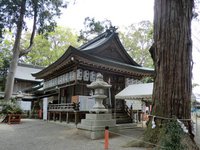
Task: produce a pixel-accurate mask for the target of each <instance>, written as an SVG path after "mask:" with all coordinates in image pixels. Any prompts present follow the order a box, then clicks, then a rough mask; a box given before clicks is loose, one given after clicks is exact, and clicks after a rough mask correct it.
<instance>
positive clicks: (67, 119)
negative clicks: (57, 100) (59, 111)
mask: <svg viewBox="0 0 200 150" xmlns="http://www.w3.org/2000/svg"><path fill="white" fill-rule="evenodd" d="M66 122H67V123H69V113H68V112H67V113H66Z"/></svg>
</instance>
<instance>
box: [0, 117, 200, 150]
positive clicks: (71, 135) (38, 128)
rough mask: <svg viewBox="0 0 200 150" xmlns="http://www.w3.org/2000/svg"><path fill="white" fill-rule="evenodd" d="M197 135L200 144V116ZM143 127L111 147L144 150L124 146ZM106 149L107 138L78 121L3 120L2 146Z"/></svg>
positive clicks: (8, 149)
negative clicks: (92, 134)
mask: <svg viewBox="0 0 200 150" xmlns="http://www.w3.org/2000/svg"><path fill="white" fill-rule="evenodd" d="M197 122H198V126H197V131H198V132H197V134H196V135H197V136H196V138H195V140H196V142H197V143H198V145H200V118H198V121H197ZM142 133H143V130H141V129H138V128H137V129H124V130H120V132H118V135H114V136H112V137H111V138H110V139H109V150H144V148H123V147H122V146H123V145H125V144H126V143H127V142H129V141H133V140H135V139H136V140H138V139H139V137H140V136H141V135H142ZM80 149H81V150H94V149H95V150H104V140H103V139H100V140H91V139H88V138H87V137H85V136H84V135H83V134H82V133H81V132H80V131H79V130H78V129H76V128H75V126H74V124H66V123H56V122H46V121H42V120H31V119H23V120H22V122H21V124H16V125H7V124H0V150H80Z"/></svg>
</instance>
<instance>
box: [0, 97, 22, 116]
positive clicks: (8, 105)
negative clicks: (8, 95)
mask: <svg viewBox="0 0 200 150" xmlns="http://www.w3.org/2000/svg"><path fill="white" fill-rule="evenodd" d="M0 106H1V107H2V111H1V112H0V114H4V115H6V114H22V109H21V108H20V106H19V105H18V104H17V102H16V100H10V101H3V100H1V101H0Z"/></svg>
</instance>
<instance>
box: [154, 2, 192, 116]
mask: <svg viewBox="0 0 200 150" xmlns="http://www.w3.org/2000/svg"><path fill="white" fill-rule="evenodd" d="M193 3H194V2H193V1H192V0H156V1H155V6H154V57H155V59H154V65H155V72H156V76H155V83H154V90H153V114H154V115H159V116H162V117H167V118H172V117H173V116H176V117H177V118H180V119H190V118H191V116H190V103H191V102H190V101H191V90H192V82H191V78H192V39H191V20H192V8H193Z"/></svg>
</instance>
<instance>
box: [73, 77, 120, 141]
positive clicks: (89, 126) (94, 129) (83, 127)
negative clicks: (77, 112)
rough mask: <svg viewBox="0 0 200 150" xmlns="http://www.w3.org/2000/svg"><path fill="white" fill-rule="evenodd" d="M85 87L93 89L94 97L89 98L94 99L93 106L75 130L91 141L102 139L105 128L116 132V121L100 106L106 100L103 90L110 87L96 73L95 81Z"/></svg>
mask: <svg viewBox="0 0 200 150" xmlns="http://www.w3.org/2000/svg"><path fill="white" fill-rule="evenodd" d="M87 87H88V88H90V89H94V95H92V96H91V97H92V98H94V100H95V104H94V106H93V108H92V109H91V110H90V113H88V114H86V118H85V119H82V120H81V123H80V124H78V126H77V128H78V129H79V130H80V131H82V132H83V133H84V134H85V135H86V136H88V137H89V138H91V139H99V138H103V137H104V130H105V127H109V130H111V131H116V130H117V128H116V120H115V119H112V114H111V113H108V110H107V109H105V106H104V105H103V104H102V102H103V100H104V99H105V98H106V95H104V90H105V89H108V88H110V87H111V85H109V84H108V83H106V82H105V81H103V76H102V75H101V74H100V73H98V74H97V78H96V81H94V82H92V83H91V84H89V85H87Z"/></svg>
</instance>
